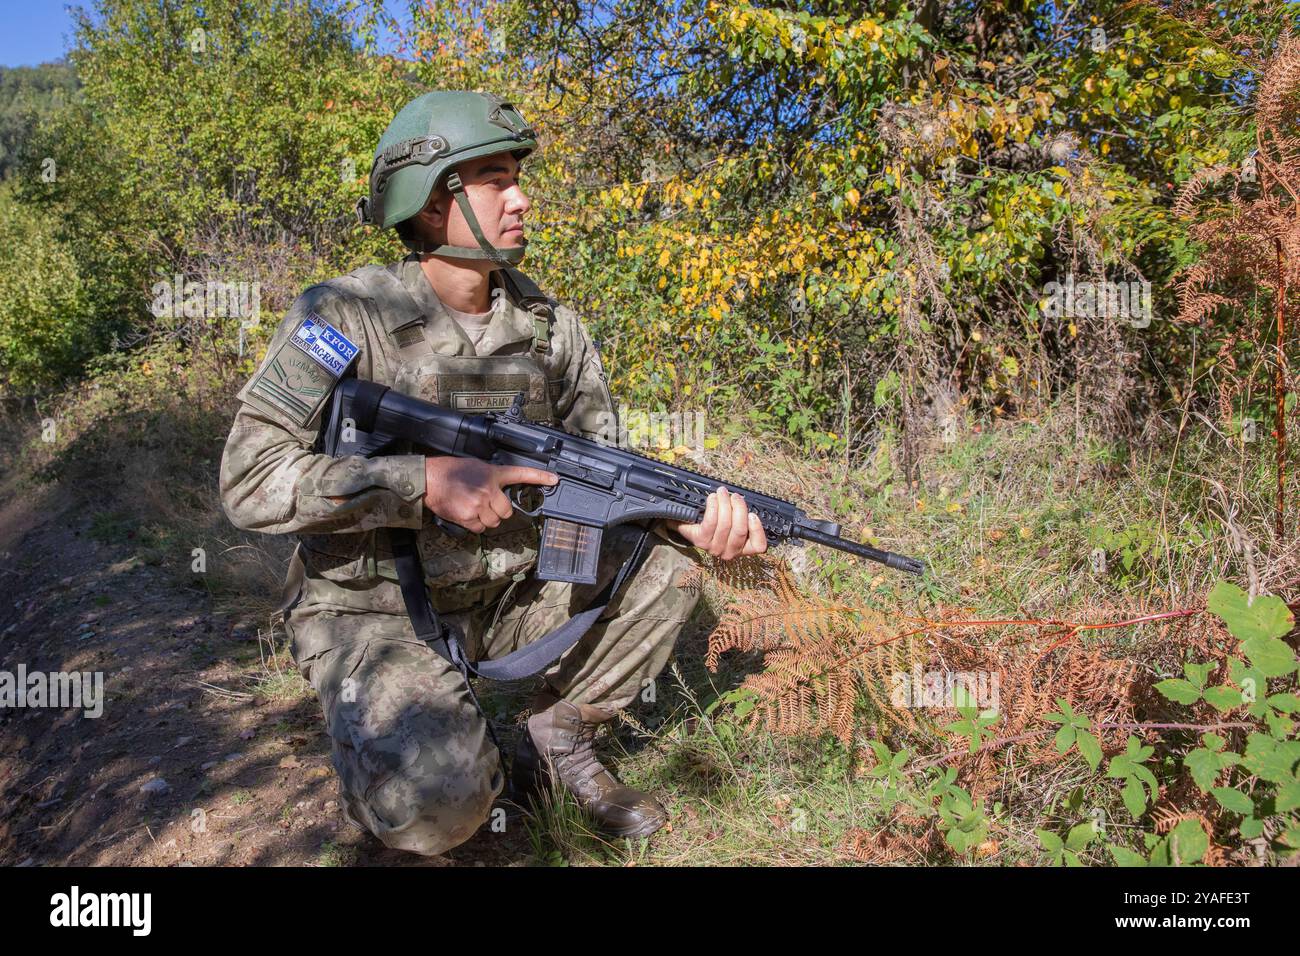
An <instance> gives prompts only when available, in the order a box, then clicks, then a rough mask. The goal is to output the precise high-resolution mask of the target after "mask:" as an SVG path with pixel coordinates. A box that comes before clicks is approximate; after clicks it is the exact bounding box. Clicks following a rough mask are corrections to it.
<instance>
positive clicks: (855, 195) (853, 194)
mask: <svg viewBox="0 0 1300 956" xmlns="http://www.w3.org/2000/svg"><path fill="white" fill-rule="evenodd" d="M844 198H845V199H847V200H848V201H849V205H850V206H854V207H856V206H857V204H858V201H859V200H860V199H861V198H862V194H861V193H860V192H858V191H857V190H856V189H850V190H849V191H848V192H846V193H845V194H844Z"/></svg>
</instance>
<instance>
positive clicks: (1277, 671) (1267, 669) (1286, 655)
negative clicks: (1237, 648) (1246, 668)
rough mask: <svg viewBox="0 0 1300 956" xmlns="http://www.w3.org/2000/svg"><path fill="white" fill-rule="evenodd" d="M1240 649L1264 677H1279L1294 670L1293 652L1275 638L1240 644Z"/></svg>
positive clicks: (1262, 638)
mask: <svg viewBox="0 0 1300 956" xmlns="http://www.w3.org/2000/svg"><path fill="white" fill-rule="evenodd" d="M1241 649H1242V650H1243V651H1245V652H1246V656H1247V657H1249V658H1250V663H1251V664H1252V665H1254V667H1255V668H1256V670H1258V671H1259V672H1260V673H1261V674H1263V675H1264V676H1265V677H1281V676H1282V675H1283V674H1289V673H1291V672H1292V671H1293V670H1295V664H1296V661H1295V651H1293V650H1291V648H1290V647H1289V646H1287V645H1286V644H1285V643H1283V642H1282V641H1280V640H1278V639H1277V638H1276V637H1256V638H1252V639H1251V640H1248V641H1242V642H1241Z"/></svg>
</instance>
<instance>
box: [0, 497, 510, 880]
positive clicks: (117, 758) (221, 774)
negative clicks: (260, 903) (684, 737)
mask: <svg viewBox="0 0 1300 956" xmlns="http://www.w3.org/2000/svg"><path fill="white" fill-rule="evenodd" d="M64 497H65V498H66V496H64ZM0 500H4V503H3V505H0V589H2V590H3V598H2V603H0V670H5V671H8V672H10V673H13V674H16V672H17V668H18V665H19V664H23V665H25V666H26V669H27V672H28V673H31V672H33V671H43V672H51V671H70V670H78V671H90V672H95V671H101V672H103V675H104V676H103V680H104V684H103V687H104V697H105V702H104V705H103V712H102V714H101V715H100V716H98V717H88V716H85V714H84V713H83V710H82V709H54V708H18V707H5V708H0V864H8V865H11V866H13V865H29V866H31V865H56V866H57V865H78V866H112V865H127V866H172V865H181V866H185V865H194V866H211V865H407V866H420V865H432V866H446V865H457V864H459V865H510V864H526V863H529V862H531V857H532V854H531V851H530V846H529V840H528V837H527V832H526V828H525V827H523V826H513V825H512V826H507V827H506V828H505V832H504V833H495V832H491V831H490V829H489V828H487V827H484V828H483V829H481V830H480V832H479V833H478V834H477V835H476V836H475V837H473V838H472V839H471V840H470V841H468V842H467V843H465V844H463V845H461V846H460V847H457V848H456V849H454V850H452V851H451V852H450V853H448V854H446V855H444V856H442V857H438V858H433V859H426V858H422V857H418V856H415V855H413V854H407V853H402V852H400V851H396V850H389V849H387V848H385V847H384V846H383V845H382V844H380V843H379V842H378V841H377V840H375V839H374V838H373V837H371V836H370V835H369V834H368V833H363V832H362V831H359V830H357V829H355V828H354V827H352V826H351V825H349V824H348V823H347V821H346V820H345V819H344V817H343V814H342V811H341V810H340V807H339V802H338V793H337V786H338V785H337V781H336V777H335V774H334V771H333V768H332V767H331V766H330V759H329V744H328V738H327V737H326V735H325V732H324V729H323V724H322V720H321V715H320V711H319V706H318V704H317V701H316V699H315V695H314V694H312V693H311V692H310V688H306V692H305V693H304V690H303V689H304V688H305V687H306V685H304V684H302V683H301V681H300V679H298V678H297V676H296V673H295V672H294V671H293V670H292V664H291V663H289V664H288V667H287V668H286V666H285V663H286V662H285V661H284V660H283V658H281V659H280V661H279V662H278V663H277V662H276V661H274V660H270V661H268V659H267V657H266V655H267V654H268V652H269V648H268V644H267V642H266V641H265V640H264V638H265V637H266V636H267V633H268V632H267V629H266V625H265V622H261V628H260V630H261V633H262V638H259V633H258V632H259V626H258V623H256V622H251V621H239V620H234V619H231V618H228V617H220V616H216V615H214V614H213V613H211V610H210V607H211V604H210V601H209V596H208V594H207V592H206V591H205V590H197V589H186V588H184V587H178V586H177V583H176V580H175V578H174V576H171V575H169V574H168V573H167V572H165V571H164V570H163V569H162V568H160V567H153V566H150V565H148V564H144V563H142V562H141V560H140V559H139V558H138V556H136V554H135V551H134V549H133V548H132V547H131V542H130V541H129V540H126V541H124V542H122V543H118V542H116V541H112V540H111V539H110V540H109V541H108V543H105V541H104V540H103V538H104V536H103V535H92V529H93V527H94V515H93V514H92V513H90V511H89V509H87V508H85V507H82V506H79V505H77V504H76V503H74V502H71V501H69V500H61V499H60V497H59V493H58V492H57V491H54V490H51V491H47V492H44V493H41V494H39V495H32V494H31V493H24V494H21V495H18V494H9V495H4V496H0ZM277 668H278V670H277ZM281 673H283V675H284V677H283V678H281V677H280V676H279V675H280V674H281ZM279 684H283V685H284V688H285V690H286V691H287V692H285V693H276V692H275V691H276V687H277V685H279ZM294 685H297V686H296V687H295V686H294ZM259 687H260V688H261V690H260V691H259ZM268 688H269V690H270V692H266V691H267V689H268ZM250 690H251V692H250ZM159 781H162V782H159ZM512 819H514V816H513V814H512Z"/></svg>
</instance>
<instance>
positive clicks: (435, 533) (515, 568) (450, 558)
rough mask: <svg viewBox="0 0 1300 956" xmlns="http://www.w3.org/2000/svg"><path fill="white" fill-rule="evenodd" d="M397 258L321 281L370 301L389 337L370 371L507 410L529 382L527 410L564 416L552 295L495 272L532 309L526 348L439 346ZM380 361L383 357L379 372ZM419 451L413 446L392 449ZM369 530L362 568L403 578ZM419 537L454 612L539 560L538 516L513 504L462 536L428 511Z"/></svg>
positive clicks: (472, 404) (438, 589) (412, 388)
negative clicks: (555, 365)
mask: <svg viewBox="0 0 1300 956" xmlns="http://www.w3.org/2000/svg"><path fill="white" fill-rule="evenodd" d="M400 268H401V265H400V264H397V265H395V266H378V265H375V266H364V267H362V268H360V269H357V270H354V271H353V272H350V273H348V274H347V275H343V276H339V277H337V278H334V279H330V280H328V281H327V282H324V283H322V284H323V285H325V286H327V287H329V288H333V289H337V290H338V291H340V292H343V293H345V294H347V295H348V296H350V297H352V298H355V299H357V300H360V301H361V302H363V303H364V304H365V307H366V311H367V312H368V313H369V314H370V316H371V318H372V320H373V328H374V329H375V330H377V331H378V332H380V333H381V334H383V335H384V336H385V337H386V340H387V347H386V348H385V349H384V350H383V354H382V355H374V356H372V359H371V360H372V362H374V363H376V364H375V365H374V366H372V372H373V374H374V377H375V379H376V380H377V381H380V380H382V381H385V382H386V383H391V386H392V387H393V388H395V389H396V390H398V391H400V392H403V393H404V394H407V395H411V396H414V397H417V398H422V399H424V400H426V401H431V402H435V403H437V404H439V405H443V406H445V407H447V408H454V409H457V410H461V411H467V412H473V413H476V414H483V413H484V412H491V411H498V410H501V411H504V410H505V409H506V408H508V407H509V405H510V401H511V399H513V397H514V396H515V395H516V394H517V393H518V392H519V391H520V390H523V391H525V393H526V395H527V404H526V405H525V407H524V414H525V416H526V417H527V418H529V419H530V420H532V421H539V422H546V423H548V424H553V425H557V426H558V425H559V424H560V423H559V421H558V419H557V417H556V415H555V411H554V401H555V399H556V398H558V396H559V394H560V391H561V390H562V388H563V385H564V379H563V378H562V377H557V378H554V379H552V378H549V377H548V369H547V361H548V359H549V358H550V357H551V356H552V350H551V341H550V340H551V328H552V325H553V323H554V321H555V315H554V310H553V309H552V307H551V304H550V302H549V300H547V298H546V296H545V295H543V294H542V292H541V290H540V289H539V288H538V287H537V286H536V284H534V283H533V282H532V280H530V279H528V278H527V277H526V276H525V275H523V273H521V272H519V271H518V270H517V269H508V270H500V271H499V272H498V273H497V274H498V275H499V276H501V277H502V279H503V287H504V289H505V292H506V294H507V295H508V296H509V297H510V299H511V300H512V301H513V302H514V303H515V304H516V305H517V306H519V307H521V308H524V309H527V310H528V311H529V312H530V313H531V314H532V315H533V319H534V331H533V338H532V341H531V343H519V344H518V347H520V348H521V349H522V350H521V351H520V352H517V353H515V354H503V355H446V354H443V353H441V352H438V351H437V350H436V349H435V348H434V346H433V343H432V342H430V341H429V339H428V337H427V336H426V335H425V325H426V322H427V321H428V320H429V317H428V316H426V315H425V313H424V311H423V310H422V309H421V308H420V306H419V305H418V303H417V302H416V301H415V299H414V298H412V296H411V294H410V293H409V292H408V290H407V288H406V286H405V285H404V284H403V283H402V280H401V278H400V276H399V274H398V273H397V271H396V270H397V269H400ZM452 321H454V320H452ZM378 363H382V364H383V366H384V370H383V372H382V373H381V370H380V368H379V364H378ZM381 374H382V376H383V377H382V379H381V377H380V376H381ZM414 451H415V450H414V449H411V448H410V447H409V446H407V447H406V448H403V449H399V450H396V451H394V452H393V454H405V453H412V452H414ZM366 534H367V535H368V538H369V540H368V542H367V548H366V552H367V554H366V560H365V564H364V568H359V569H358V570H359V571H362V570H363V571H364V576H365V577H366V578H367V579H373V578H375V577H381V578H386V579H388V580H390V581H394V582H396V581H397V580H398V575H397V569H396V564H395V560H394V556H393V550H392V545H391V541H390V538H389V534H388V529H386V528H381V529H377V530H376V531H374V532H367V533H366ZM320 537H322V536H313V538H312V540H309V541H308V540H304V542H303V544H304V546H306V547H307V549H308V550H309V551H314V550H316V549H317V548H320V547H322V546H325V547H328V546H329V545H330V544H332V543H333V542H325V543H321V542H319V538H320ZM329 537H338V536H329ZM416 542H417V548H418V551H419V556H420V560H421V563H422V565H423V568H424V575H425V580H426V582H427V583H428V585H429V588H430V590H431V594H432V599H433V604H434V608H435V610H437V611H440V612H443V613H450V612H453V611H457V610H462V609H464V608H466V607H470V606H473V605H475V604H479V603H485V602H488V601H491V600H492V599H493V598H494V597H496V596H497V595H498V594H500V593H502V592H503V591H504V590H505V589H506V588H507V587H508V586H509V585H510V583H511V581H513V580H520V579H522V578H523V576H524V574H525V573H526V572H527V570H528V569H529V568H531V567H532V566H533V565H534V564H535V563H536V560H537V552H538V548H539V544H540V533H539V528H538V523H537V521H536V519H533V518H530V517H529V516H527V515H525V514H522V513H519V512H516V513H515V514H513V515H511V516H510V517H509V518H507V519H506V520H504V521H502V522H501V524H500V525H498V526H497V527H495V528H490V529H488V530H486V531H485V532H483V533H482V534H469V535H467V536H466V537H464V538H458V537H455V536H453V535H452V534H449V533H447V532H446V531H444V530H442V528H440V527H439V526H438V525H437V524H436V523H435V518H434V516H433V515H431V514H427V513H426V515H425V523H424V526H423V527H422V528H421V529H420V531H419V533H418V535H417V539H416ZM338 543H339V544H342V542H338ZM309 557H313V555H309ZM313 563H317V562H313Z"/></svg>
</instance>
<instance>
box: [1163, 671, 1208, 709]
mask: <svg viewBox="0 0 1300 956" xmlns="http://www.w3.org/2000/svg"><path fill="white" fill-rule="evenodd" d="M1156 690H1158V691H1160V693H1162V694H1163V695H1164V696H1165V697H1167V698H1169V699H1170V700H1172V701H1173V702H1174V703H1176V704H1194V703H1196V702H1197V701H1198V700H1200V699H1201V692H1200V690H1198V689H1197V688H1196V686H1195V685H1193V684H1191V683H1190V682H1188V681H1185V680H1182V679H1181V678H1173V677H1171V678H1169V679H1168V680H1162V681H1161V682H1160V683H1158V684H1156Z"/></svg>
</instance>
